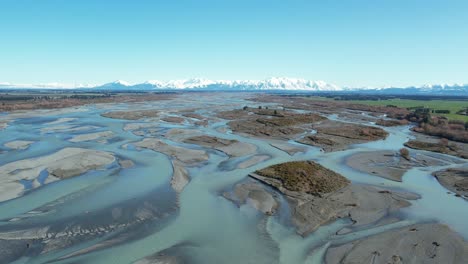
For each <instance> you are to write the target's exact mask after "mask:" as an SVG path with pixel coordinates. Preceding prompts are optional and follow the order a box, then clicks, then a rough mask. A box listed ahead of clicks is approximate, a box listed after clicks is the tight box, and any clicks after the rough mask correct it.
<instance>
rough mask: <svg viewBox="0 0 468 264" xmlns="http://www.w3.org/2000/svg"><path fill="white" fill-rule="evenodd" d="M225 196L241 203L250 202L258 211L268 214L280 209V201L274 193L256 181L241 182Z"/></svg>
mask: <svg viewBox="0 0 468 264" xmlns="http://www.w3.org/2000/svg"><path fill="white" fill-rule="evenodd" d="M223 196H224V197H225V198H226V199H228V200H231V201H233V202H236V203H239V204H247V203H248V204H250V205H251V206H252V207H253V208H255V209H256V210H257V211H259V212H262V213H264V214H266V215H273V214H274V213H275V212H276V210H277V209H278V205H279V204H278V202H277V201H276V199H275V197H274V196H273V194H272V193H270V192H268V191H267V190H266V189H265V188H264V187H263V186H262V185H261V184H259V183H256V182H248V183H239V184H237V185H236V186H235V187H234V192H233V194H232V195H231V194H230V193H224V194H223Z"/></svg>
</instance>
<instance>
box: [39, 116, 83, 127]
mask: <svg viewBox="0 0 468 264" xmlns="http://www.w3.org/2000/svg"><path fill="white" fill-rule="evenodd" d="M74 120H76V118H73V117H62V118H59V119H57V120H55V121H52V122H49V123H45V124H44V125H48V126H52V125H58V124H62V123H68V122H70V121H74Z"/></svg>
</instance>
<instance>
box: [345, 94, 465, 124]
mask: <svg viewBox="0 0 468 264" xmlns="http://www.w3.org/2000/svg"><path fill="white" fill-rule="evenodd" d="M350 101H352V102H355V103H359V104H365V105H378V106H386V105H394V106H397V107H401V108H409V107H418V106H423V107H426V108H431V109H434V110H450V114H434V115H442V116H446V117H447V118H449V119H451V120H462V121H465V122H468V116H464V115H457V114H456V113H457V112H458V111H459V110H461V109H464V108H466V107H468V101H452V100H409V99H388V100H379V101H373V100H350Z"/></svg>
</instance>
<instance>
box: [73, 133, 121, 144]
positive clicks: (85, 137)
mask: <svg viewBox="0 0 468 264" xmlns="http://www.w3.org/2000/svg"><path fill="white" fill-rule="evenodd" d="M113 136H114V133H113V132H112V131H103V132H95V133H89V134H82V135H77V136H74V137H73V138H72V139H70V140H69V141H70V142H75V143H77V142H84V141H94V140H103V139H108V138H111V137H113Z"/></svg>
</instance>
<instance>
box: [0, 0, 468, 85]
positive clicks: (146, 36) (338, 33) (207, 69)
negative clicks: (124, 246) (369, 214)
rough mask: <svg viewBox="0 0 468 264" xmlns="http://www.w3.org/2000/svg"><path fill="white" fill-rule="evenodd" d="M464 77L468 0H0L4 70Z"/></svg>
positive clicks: (387, 80)
mask: <svg viewBox="0 0 468 264" xmlns="http://www.w3.org/2000/svg"><path fill="white" fill-rule="evenodd" d="M272 76H287V77H298V78H305V79H312V80H317V79H320V80H325V81H327V82H332V83H336V84H338V85H349V86H380V85H395V86H398V85H413V84H415V85H418V84H423V83H453V82H459V83H468V1H466V0H459V1H458V0H455V1H451V0H440V1H431V0H381V1H378V0H335V1H333V0H330V1H325V0H321V1H313V0H308V1H295V0H291V1H275V0H269V1H255V0H217V1H203V0H198V1H184V0H167V1H142V0H128V1H118V0H112V1H111V0H109V1H103V0H102V1H97V0H75V1H71V0H55V1H53V0H28V1H27V0H0V82H12V83H41V82H53V81H57V82H68V83H74V82H78V83H104V82H109V81H113V80H116V79H123V80H127V81H130V82H141V81H145V80H148V79H160V80H169V79H183V78H192V77H202V78H209V79H264V78H268V77H272Z"/></svg>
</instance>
